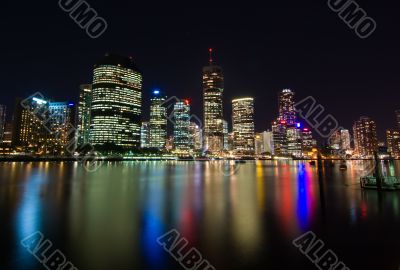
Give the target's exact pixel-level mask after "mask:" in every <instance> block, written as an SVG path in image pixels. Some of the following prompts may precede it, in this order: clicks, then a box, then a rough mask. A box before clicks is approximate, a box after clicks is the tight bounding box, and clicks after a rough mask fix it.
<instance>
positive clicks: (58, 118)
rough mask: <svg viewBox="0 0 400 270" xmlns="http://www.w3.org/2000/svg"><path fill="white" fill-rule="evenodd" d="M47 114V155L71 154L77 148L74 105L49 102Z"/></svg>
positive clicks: (71, 103)
mask: <svg viewBox="0 0 400 270" xmlns="http://www.w3.org/2000/svg"><path fill="white" fill-rule="evenodd" d="M49 113H50V117H49V120H48V121H47V124H48V127H49V128H50V130H51V134H50V136H48V137H47V141H46V148H47V152H48V154H51V155H56V156H58V155H68V154H73V153H74V152H75V150H76V147H77V142H76V128H75V126H76V105H75V104H74V103H73V102H49Z"/></svg>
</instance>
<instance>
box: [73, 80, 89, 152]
mask: <svg viewBox="0 0 400 270" xmlns="http://www.w3.org/2000/svg"><path fill="white" fill-rule="evenodd" d="M91 106H92V85H91V84H84V85H81V87H80V92H79V104H78V125H77V130H78V134H77V136H78V145H84V144H87V143H89V135H90V110H91Z"/></svg>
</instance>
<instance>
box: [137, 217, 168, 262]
mask: <svg viewBox="0 0 400 270" xmlns="http://www.w3.org/2000/svg"><path fill="white" fill-rule="evenodd" d="M142 218H143V219H142V223H141V227H142V235H141V249H142V251H143V252H142V254H143V256H144V257H145V258H146V263H148V264H150V265H151V267H152V268H153V267H154V268H155V267H158V269H162V265H163V263H164V258H165V254H166V252H165V251H164V249H163V248H162V246H160V245H159V244H158V243H157V238H158V237H160V236H161V235H163V234H165V233H166V228H165V226H164V224H163V222H162V221H161V220H159V219H158V218H157V217H156V216H155V215H154V214H152V213H151V212H149V211H145V212H144V213H143V216H142Z"/></svg>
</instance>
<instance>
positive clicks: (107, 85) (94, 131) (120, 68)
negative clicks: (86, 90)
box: [89, 54, 142, 149]
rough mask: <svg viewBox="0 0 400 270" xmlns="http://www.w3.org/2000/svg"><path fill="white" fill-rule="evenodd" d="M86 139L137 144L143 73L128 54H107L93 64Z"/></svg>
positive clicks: (98, 143)
mask: <svg viewBox="0 0 400 270" xmlns="http://www.w3.org/2000/svg"><path fill="white" fill-rule="evenodd" d="M92 96H93V97H92V105H91V115H90V117H91V119H90V123H91V124H90V136H89V142H90V144H92V145H94V146H95V145H102V144H105V143H112V144H115V145H116V146H121V147H124V148H126V149H131V148H139V146H140V127H141V113H142V73H141V72H140V71H139V69H138V68H137V67H136V65H135V63H134V62H133V60H132V59H131V58H126V57H122V56H117V55H110V54H107V55H106V56H105V57H103V58H102V59H101V60H100V61H99V62H98V63H97V64H96V65H95V67H94V77H93V85H92Z"/></svg>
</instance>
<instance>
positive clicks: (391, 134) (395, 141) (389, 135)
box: [386, 129, 400, 158]
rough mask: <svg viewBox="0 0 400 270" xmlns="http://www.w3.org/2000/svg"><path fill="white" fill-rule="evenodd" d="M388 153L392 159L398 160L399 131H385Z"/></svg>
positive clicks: (399, 155)
mask: <svg viewBox="0 0 400 270" xmlns="http://www.w3.org/2000/svg"><path fill="white" fill-rule="evenodd" d="M386 142H387V147H388V152H389V153H390V155H391V156H392V157H394V158H400V130H398V129H389V130H387V131H386Z"/></svg>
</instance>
